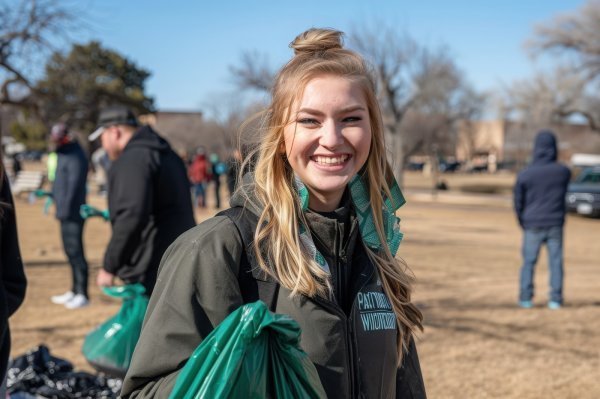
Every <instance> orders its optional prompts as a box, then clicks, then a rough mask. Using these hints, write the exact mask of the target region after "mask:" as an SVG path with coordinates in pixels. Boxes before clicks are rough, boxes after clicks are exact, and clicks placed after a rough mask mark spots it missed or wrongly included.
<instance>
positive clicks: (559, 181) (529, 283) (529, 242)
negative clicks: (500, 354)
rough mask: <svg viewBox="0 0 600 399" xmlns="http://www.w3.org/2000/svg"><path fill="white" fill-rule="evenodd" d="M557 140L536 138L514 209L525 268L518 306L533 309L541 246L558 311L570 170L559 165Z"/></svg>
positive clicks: (552, 303) (547, 135)
mask: <svg viewBox="0 0 600 399" xmlns="http://www.w3.org/2000/svg"><path fill="white" fill-rule="evenodd" d="M556 159H557V146H556V137H555V136H554V134H553V133H552V132H550V131H541V132H539V133H538V135H537V136H536V138H535V145H534V149H533V161H532V163H531V165H530V166H529V167H527V168H526V169H525V170H523V171H522V172H521V173H519V176H518V177H517V183H516V184H515V187H514V206H515V211H516V213H517V218H518V220H519V224H520V225H521V227H522V228H523V232H524V233H523V248H522V254H523V265H522V267H521V283H520V294H519V305H520V306H521V307H523V308H531V307H532V306H533V304H532V301H531V300H532V298H533V294H534V287H533V275H534V270H535V264H536V262H537V258H538V254H539V252H540V248H541V246H542V244H544V243H545V244H546V248H547V250H548V265H549V268H550V298H549V302H548V307H549V308H550V309H559V308H560V307H561V306H562V303H563V293H562V285H563V225H564V223H565V213H566V207H565V194H566V191H567V185H568V184H569V179H570V177H571V172H570V170H569V169H568V168H567V167H566V166H564V165H562V164H560V163H558V162H557V161H556Z"/></svg>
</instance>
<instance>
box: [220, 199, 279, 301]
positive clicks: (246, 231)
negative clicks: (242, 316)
mask: <svg viewBox="0 0 600 399" xmlns="http://www.w3.org/2000/svg"><path fill="white" fill-rule="evenodd" d="M216 216H227V217H228V218H229V219H230V220H231V221H232V222H233V224H234V225H235V227H236V228H237V230H238V232H239V233H240V237H241V238H242V243H243V245H244V252H243V253H242V258H241V259H240V268H239V272H238V284H239V286H240V291H241V293H242V298H243V300H244V303H245V304H246V303H251V302H255V301H258V300H259V299H260V300H261V301H263V302H264V303H265V304H266V305H267V307H268V308H269V310H270V311H272V312H274V311H275V304H276V302H277V293H278V291H279V283H278V282H277V281H276V280H275V279H273V277H271V276H269V275H268V274H267V273H265V272H264V271H263V270H262V269H261V268H260V266H259V265H258V261H257V260H256V255H255V254H254V248H253V243H254V232H255V231H256V225H257V224H258V216H256V215H255V214H253V213H252V212H250V211H248V210H246V209H245V208H242V207H234V208H229V209H226V210H224V211H221V212H219V213H217V215H216Z"/></svg>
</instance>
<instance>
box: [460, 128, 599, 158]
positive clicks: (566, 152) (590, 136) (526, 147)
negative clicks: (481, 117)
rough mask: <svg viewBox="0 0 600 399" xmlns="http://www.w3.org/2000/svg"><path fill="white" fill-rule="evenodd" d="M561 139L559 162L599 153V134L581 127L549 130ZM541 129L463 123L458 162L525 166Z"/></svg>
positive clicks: (559, 140) (559, 141)
mask: <svg viewBox="0 0 600 399" xmlns="http://www.w3.org/2000/svg"><path fill="white" fill-rule="evenodd" d="M549 129H550V130H552V131H553V132H554V133H555V134H556V136H557V139H558V143H559V159H560V160H562V161H564V162H567V161H568V160H569V159H570V158H571V156H572V155H573V154H575V153H588V154H600V132H596V131H593V130H591V129H590V128H589V127H588V126H587V125H582V124H556V125H552V126H550V127H549ZM539 130H541V129H538V128H534V127H530V126H527V125H526V124H525V123H520V122H512V121H502V120H491V121H479V122H470V123H463V124H461V125H460V127H459V130H458V136H457V142H456V158H457V160H459V161H461V162H464V163H467V164H472V165H477V164H481V163H488V164H489V165H493V164H494V163H499V162H502V163H503V164H505V165H507V166H512V165H516V166H517V167H518V166H519V165H523V164H525V163H527V162H528V161H529V159H530V157H531V152H532V150H533V141H534V138H535V135H536V134H537V132H538V131H539Z"/></svg>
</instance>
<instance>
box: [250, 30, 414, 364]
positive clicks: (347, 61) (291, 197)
mask: <svg viewBox="0 0 600 399" xmlns="http://www.w3.org/2000/svg"><path fill="white" fill-rule="evenodd" d="M342 35H343V34H342V32H339V31H336V30H333V29H309V30H307V31H306V32H304V33H302V34H300V35H299V36H298V37H296V39H295V40H294V41H293V42H292V43H291V44H290V47H292V48H293V49H294V53H295V55H294V57H293V58H292V59H291V60H290V61H289V62H288V63H287V64H286V65H285V66H284V67H283V68H282V69H281V70H280V71H279V73H278V75H277V77H276V81H275V84H274V86H273V89H272V100H271V104H270V106H269V107H268V108H267V109H266V110H265V111H264V113H263V115H262V116H263V119H262V125H263V126H262V128H261V133H262V138H261V140H260V144H259V146H258V148H256V149H255V151H254V155H255V156H256V163H255V167H254V186H255V187H254V190H255V191H254V194H255V195H256V197H257V199H258V201H259V202H260V206H262V207H263V210H262V214H261V215H260V218H259V222H258V226H257V229H256V233H255V237H254V250H255V253H256V256H257V260H258V264H259V265H260V267H261V269H263V270H264V271H265V272H266V273H268V274H270V275H271V276H273V277H274V278H275V279H277V281H278V282H279V283H280V284H281V285H282V286H283V287H285V288H287V289H289V290H290V291H291V295H292V296H295V295H298V294H302V295H306V296H308V297H314V296H321V297H328V296H329V295H330V294H331V286H330V283H329V274H328V273H327V272H325V271H324V270H323V269H322V268H321V267H320V266H319V265H318V264H317V263H316V262H315V261H314V260H313V259H312V258H311V257H310V256H309V255H308V254H307V253H306V251H304V250H303V246H302V244H301V242H300V233H299V232H300V224H304V225H307V224H306V220H305V218H304V214H303V212H302V210H301V206H300V203H299V198H298V193H297V192H296V189H295V183H294V172H293V170H292V168H291V166H290V165H289V163H288V162H287V159H286V158H285V156H284V155H283V154H282V153H281V149H282V148H283V130H284V127H285V126H286V125H287V124H288V123H290V120H291V117H292V108H293V106H294V103H295V102H296V101H298V100H299V99H300V98H301V96H302V95H303V90H304V88H305V87H306V85H307V83H308V82H309V81H310V80H312V79H313V78H315V77H317V76H323V75H333V76H340V77H344V78H347V79H350V80H352V81H353V82H357V83H359V84H360V85H361V86H362V88H363V91H364V95H365V98H366V102H367V108H368V112H369V117H370V121H371V131H372V140H371V148H370V152H369V156H368V159H367V161H366V167H365V168H363V170H364V172H363V173H364V174H366V180H367V181H368V184H369V195H370V203H371V210H372V213H373V216H374V223H375V226H376V229H377V233H378V235H379V238H380V241H381V242H382V243H385V242H386V236H385V232H384V227H383V226H384V221H383V215H382V209H383V206H384V195H385V196H387V197H391V195H390V186H391V184H392V182H393V181H394V180H393V173H392V169H391V167H390V165H389V164H388V162H387V160H386V156H385V143H384V134H383V124H382V118H381V112H380V109H379V103H378V102H377V98H376V89H375V81H374V79H373V77H372V73H371V71H370V69H369V67H368V65H367V63H366V62H365V61H364V60H363V58H362V57H361V56H360V55H358V54H357V53H355V52H353V51H350V50H347V49H344V48H343V46H342ZM247 159H248V158H247ZM242 169H245V168H242ZM248 200H251V199H248ZM383 247H384V250H383V251H381V252H379V253H376V252H374V251H372V250H370V249H368V248H367V253H368V256H369V258H370V259H371V261H372V262H373V264H374V265H375V267H376V268H377V270H378V272H379V276H380V278H381V281H382V284H383V289H384V291H385V293H386V294H387V296H388V297H389V298H390V301H391V303H392V307H393V310H394V313H395V314H396V320H397V325H398V327H399V334H398V353H399V358H400V359H401V357H402V352H403V351H402V349H403V348H404V349H407V347H408V343H409V342H410V338H411V336H412V334H413V333H414V332H415V330H416V329H421V330H422V324H421V323H422V314H421V312H420V311H419V309H417V308H416V307H415V305H414V304H412V303H411V302H410V295H411V285H412V281H413V278H412V276H411V275H410V274H409V271H408V268H407V266H406V264H405V263H403V262H401V261H398V260H397V259H395V258H394V257H393V256H392V254H391V253H390V249H389V248H388V246H387V245H384V246H383ZM365 248H366V247H365Z"/></svg>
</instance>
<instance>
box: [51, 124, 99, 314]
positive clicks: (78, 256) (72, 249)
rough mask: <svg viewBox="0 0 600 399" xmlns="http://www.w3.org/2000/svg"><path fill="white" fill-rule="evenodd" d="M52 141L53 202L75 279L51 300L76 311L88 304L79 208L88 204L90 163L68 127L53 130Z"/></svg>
mask: <svg viewBox="0 0 600 399" xmlns="http://www.w3.org/2000/svg"><path fill="white" fill-rule="evenodd" d="M50 141H51V143H52V144H53V145H54V146H55V148H56V150H55V153H56V168H55V170H54V181H53V184H52V198H53V200H54V204H55V206H56V219H58V221H59V222H60V234H61V237H62V242H63V247H64V250H65V254H66V255H67V258H68V260H69V265H70V266H71V279H72V280H71V281H72V286H71V289H70V290H69V291H67V292H65V293H64V294H61V295H55V296H53V297H52V298H51V300H52V302H53V303H56V304H59V305H64V306H65V307H66V308H67V309H77V308H81V307H84V306H87V305H88V304H89V296H88V263H87V261H86V259H85V254H84V250H83V226H84V219H83V218H82V217H81V215H80V214H79V208H80V207H81V205H83V204H85V197H86V182H87V173H88V161H87V157H86V156H85V153H84V152H83V149H82V148H81V146H80V145H79V143H78V142H77V140H76V139H75V137H74V136H73V135H72V134H71V132H70V131H69V127H68V126H67V125H66V124H65V123H57V124H55V125H53V126H52V129H51V130H50Z"/></svg>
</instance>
